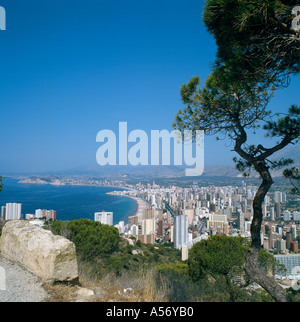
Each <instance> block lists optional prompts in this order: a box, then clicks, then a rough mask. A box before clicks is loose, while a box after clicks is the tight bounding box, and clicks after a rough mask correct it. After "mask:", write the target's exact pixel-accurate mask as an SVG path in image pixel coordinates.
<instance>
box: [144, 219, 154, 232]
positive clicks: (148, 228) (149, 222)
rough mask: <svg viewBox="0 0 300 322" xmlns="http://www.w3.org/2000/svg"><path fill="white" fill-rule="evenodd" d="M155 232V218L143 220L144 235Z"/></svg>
mask: <svg viewBox="0 0 300 322" xmlns="http://www.w3.org/2000/svg"><path fill="white" fill-rule="evenodd" d="M150 234H155V220H154V219H144V220H142V235H150Z"/></svg>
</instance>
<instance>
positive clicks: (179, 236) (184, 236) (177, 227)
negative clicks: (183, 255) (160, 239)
mask: <svg viewBox="0 0 300 322" xmlns="http://www.w3.org/2000/svg"><path fill="white" fill-rule="evenodd" d="M187 242H188V216H185V215H180V216H176V217H175V221H174V247H175V248H177V249H181V247H182V245H183V244H185V243H187Z"/></svg>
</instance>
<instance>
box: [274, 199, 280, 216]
mask: <svg viewBox="0 0 300 322" xmlns="http://www.w3.org/2000/svg"><path fill="white" fill-rule="evenodd" d="M274 211H275V218H276V219H277V218H280V215H281V210H280V203H279V202H276V203H275V209H274Z"/></svg>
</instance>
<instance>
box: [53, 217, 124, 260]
mask: <svg viewBox="0 0 300 322" xmlns="http://www.w3.org/2000/svg"><path fill="white" fill-rule="evenodd" d="M51 230H52V232H53V233H54V234H62V233H63V234H64V235H65V237H67V238H69V239H70V240H71V241H72V242H74V244H75V246H76V252H77V254H78V255H79V256H81V258H82V259H84V260H90V259H94V258H96V257H97V256H99V255H105V254H111V253H113V252H114V251H116V250H117V249H118V245H119V241H120V236H119V231H118V229H117V228H115V227H112V226H108V225H103V224H101V223H99V222H95V221H91V220H88V219H80V220H72V221H69V222H61V221H57V222H53V223H52V224H51Z"/></svg>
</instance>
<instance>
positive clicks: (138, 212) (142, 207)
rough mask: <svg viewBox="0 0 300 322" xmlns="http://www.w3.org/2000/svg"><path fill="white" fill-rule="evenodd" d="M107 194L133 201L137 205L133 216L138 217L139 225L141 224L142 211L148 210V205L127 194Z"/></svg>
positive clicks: (113, 192)
mask: <svg viewBox="0 0 300 322" xmlns="http://www.w3.org/2000/svg"><path fill="white" fill-rule="evenodd" d="M107 194H109V195H113V196H119V197H127V198H131V199H133V200H135V202H136V203H137V210H136V213H135V216H138V221H139V223H141V222H142V218H143V214H144V210H146V209H149V207H148V204H147V202H146V201H145V200H143V199H141V198H138V197H135V196H130V195H127V194H120V193H116V192H115V191H112V192H107Z"/></svg>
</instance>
